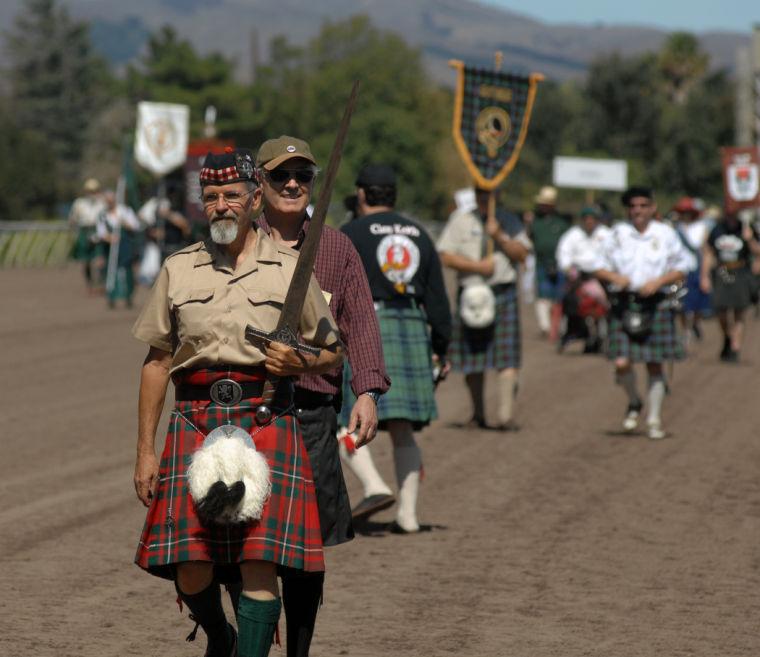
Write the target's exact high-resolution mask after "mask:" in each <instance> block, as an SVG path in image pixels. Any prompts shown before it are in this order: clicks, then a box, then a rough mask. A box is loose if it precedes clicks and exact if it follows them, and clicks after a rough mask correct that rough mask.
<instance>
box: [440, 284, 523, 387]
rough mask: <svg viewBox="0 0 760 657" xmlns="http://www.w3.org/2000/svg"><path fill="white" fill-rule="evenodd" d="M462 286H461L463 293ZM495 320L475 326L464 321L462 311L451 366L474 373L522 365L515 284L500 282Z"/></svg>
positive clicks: (454, 335)
mask: <svg viewBox="0 0 760 657" xmlns="http://www.w3.org/2000/svg"><path fill="white" fill-rule="evenodd" d="M461 293H462V290H461V289H460V290H459V295H461ZM494 295H495V297H496V308H495V320H494V323H493V324H492V325H491V326H487V327H486V328H479V329H473V328H469V327H467V326H465V325H464V323H463V322H462V318H461V317H460V316H459V313H458V312H457V313H455V314H454V318H453V319H454V326H453V332H452V336H451V344H450V345H449V359H450V360H451V366H452V367H453V368H454V370H456V371H458V372H464V373H465V374H473V373H476V372H485V371H486V370H492V369H496V370H503V369H508V368H515V369H519V367H520V364H521V361H522V353H521V346H522V345H521V337H520V308H519V305H518V298H517V288H516V286H515V285H506V286H497V287H495V288H494Z"/></svg>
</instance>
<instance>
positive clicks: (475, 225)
mask: <svg viewBox="0 0 760 657" xmlns="http://www.w3.org/2000/svg"><path fill="white" fill-rule="evenodd" d="M510 238H511V239H514V240H517V241H518V242H520V243H521V244H522V245H523V246H525V248H527V249H528V250H532V249H533V244H532V243H531V241H530V238H529V237H528V235H527V233H526V232H525V231H524V230H521V231H520V232H519V233H518V234H517V235H510ZM436 247H437V249H438V251H439V252H447V253H453V254H455V255H460V256H464V257H465V258H468V259H470V260H481V259H483V258H484V257H485V255H486V234H485V227H484V226H483V221H482V220H481V219H480V217H479V216H478V215H477V214H476V213H475V212H464V211H462V210H457V211H456V212H454V213H453V214H452V215H451V216H450V217H449V220H448V222H447V223H446V227H445V228H444V229H443V232H442V233H441V236H440V237H439V238H438V244H437V245H436ZM493 261H494V271H493V274H492V275H491V277H490V278H488V279H486V280H485V282H486V283H487V284H488V285H499V284H501V283H514V282H515V281H516V280H517V270H516V269H515V265H514V264H513V263H512V261H511V260H510V259H509V258H508V257H507V255H506V254H505V253H503V252H502V251H500V250H499V249H494V253H493ZM457 278H458V280H459V285H460V287H467V286H468V285H472V284H475V283H482V282H483V277H482V276H480V275H478V274H470V273H467V272H457Z"/></svg>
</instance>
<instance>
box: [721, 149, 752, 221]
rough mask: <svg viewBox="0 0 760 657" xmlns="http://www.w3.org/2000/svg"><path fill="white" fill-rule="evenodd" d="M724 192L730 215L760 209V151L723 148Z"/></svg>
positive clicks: (727, 210)
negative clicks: (747, 209)
mask: <svg viewBox="0 0 760 657" xmlns="http://www.w3.org/2000/svg"><path fill="white" fill-rule="evenodd" d="M720 151H721V156H722V159H723V190H724V193H725V206H726V212H727V213H728V214H736V213H737V212H738V211H739V210H743V209H744V208H758V207H760V156H759V154H758V149H757V148H753V147H747V148H721V149H720Z"/></svg>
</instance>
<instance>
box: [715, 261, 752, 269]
mask: <svg viewBox="0 0 760 657" xmlns="http://www.w3.org/2000/svg"><path fill="white" fill-rule="evenodd" d="M746 266H747V261H746V260H734V261H733V262H722V263H720V264H719V265H718V267H722V268H723V269H728V270H732V269H741V268H742V267H746Z"/></svg>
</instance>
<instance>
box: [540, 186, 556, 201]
mask: <svg viewBox="0 0 760 657" xmlns="http://www.w3.org/2000/svg"><path fill="white" fill-rule="evenodd" d="M534 201H535V202H536V205H556V203H557V188H556V187H552V186H551V185H546V187H542V188H541V189H540V190H539V192H538V194H537V195H536V198H535V199H534Z"/></svg>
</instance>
